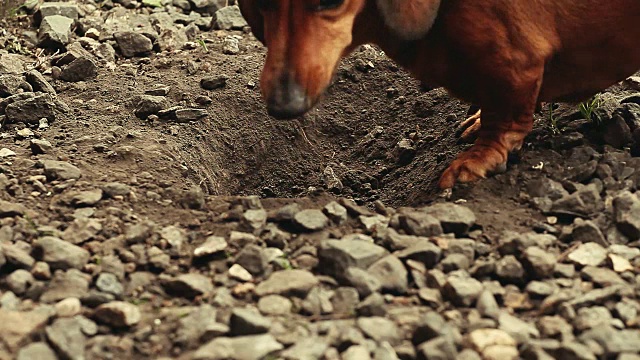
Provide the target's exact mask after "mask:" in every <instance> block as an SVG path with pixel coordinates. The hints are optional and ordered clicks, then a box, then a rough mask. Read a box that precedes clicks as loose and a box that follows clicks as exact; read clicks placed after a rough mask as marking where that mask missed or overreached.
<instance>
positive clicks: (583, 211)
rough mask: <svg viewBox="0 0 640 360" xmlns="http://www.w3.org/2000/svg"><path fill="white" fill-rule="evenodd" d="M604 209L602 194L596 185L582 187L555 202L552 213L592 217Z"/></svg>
mask: <svg viewBox="0 0 640 360" xmlns="http://www.w3.org/2000/svg"><path fill="white" fill-rule="evenodd" d="M603 208H604V203H603V201H602V198H601V197H600V192H599V191H598V188H597V187H596V186H595V185H594V184H589V185H587V186H583V187H580V188H579V189H578V190H577V191H576V192H574V193H573V194H569V195H565V196H563V197H562V198H560V199H558V200H556V201H554V202H553V205H552V207H551V212H552V213H555V214H558V215H569V216H591V215H594V214H596V213H598V212H600V211H602V209H603Z"/></svg>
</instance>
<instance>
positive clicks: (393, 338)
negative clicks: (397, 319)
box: [356, 317, 402, 345]
mask: <svg viewBox="0 0 640 360" xmlns="http://www.w3.org/2000/svg"><path fill="white" fill-rule="evenodd" d="M356 323H357V325H358V328H360V330H362V332H363V333H364V334H365V335H366V336H367V337H369V338H371V339H373V340H375V341H376V342H378V343H379V342H383V341H386V342H388V343H390V344H392V345H394V344H398V343H399V342H400V340H401V339H402V333H401V331H400V329H399V328H398V327H397V326H396V324H395V323H394V322H393V321H391V320H389V319H386V318H384V317H361V318H358V320H357V321H356Z"/></svg>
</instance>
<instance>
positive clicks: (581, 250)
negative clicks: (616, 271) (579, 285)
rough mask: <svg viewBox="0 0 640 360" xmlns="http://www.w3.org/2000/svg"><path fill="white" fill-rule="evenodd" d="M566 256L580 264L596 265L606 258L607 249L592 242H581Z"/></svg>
mask: <svg viewBox="0 0 640 360" xmlns="http://www.w3.org/2000/svg"><path fill="white" fill-rule="evenodd" d="M567 258H568V259H569V260H571V261H572V262H574V263H576V264H578V265H581V266H598V265H600V264H602V263H603V262H604V261H605V260H606V259H607V249H605V248H603V247H602V246H600V245H598V244H596V243H592V242H591V243H586V244H581V245H580V246H578V248H577V249H575V250H573V251H572V252H570V253H569V255H568V256H567Z"/></svg>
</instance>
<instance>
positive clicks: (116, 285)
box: [96, 272, 124, 298]
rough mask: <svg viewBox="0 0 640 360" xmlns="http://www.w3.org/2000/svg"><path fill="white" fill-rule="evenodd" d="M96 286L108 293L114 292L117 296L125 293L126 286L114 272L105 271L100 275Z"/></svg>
mask: <svg viewBox="0 0 640 360" xmlns="http://www.w3.org/2000/svg"><path fill="white" fill-rule="evenodd" d="M96 287H97V288H98V290H100V291H102V292H105V293H107V294H112V295H114V296H115V297H117V298H118V297H121V296H122V295H123V294H124V286H123V285H122V283H120V281H119V280H118V278H117V277H116V276H115V275H114V274H110V273H106V272H104V273H102V274H100V275H98V279H97V280H96Z"/></svg>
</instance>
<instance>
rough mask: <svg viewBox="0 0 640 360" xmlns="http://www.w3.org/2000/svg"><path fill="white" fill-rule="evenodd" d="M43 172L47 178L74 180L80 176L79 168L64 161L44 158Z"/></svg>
mask: <svg viewBox="0 0 640 360" xmlns="http://www.w3.org/2000/svg"><path fill="white" fill-rule="evenodd" d="M42 164H43V166H44V174H45V175H46V176H47V179H48V180H50V181H51V180H61V181H65V180H76V179H79V178H80V177H81V176H82V173H81V172H80V169H78V168H77V167H75V166H74V165H71V164H69V163H68V162H64V161H56V160H44V161H42Z"/></svg>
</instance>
